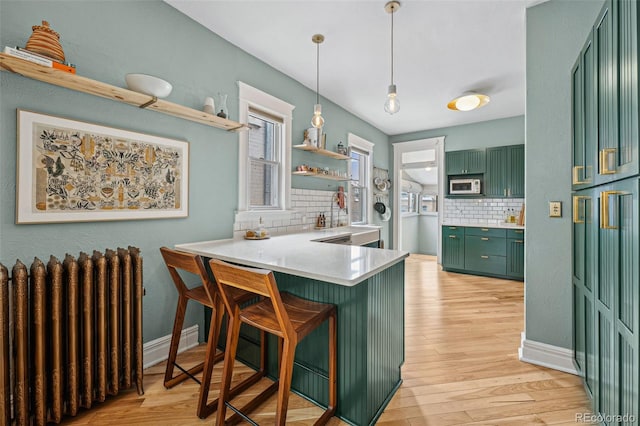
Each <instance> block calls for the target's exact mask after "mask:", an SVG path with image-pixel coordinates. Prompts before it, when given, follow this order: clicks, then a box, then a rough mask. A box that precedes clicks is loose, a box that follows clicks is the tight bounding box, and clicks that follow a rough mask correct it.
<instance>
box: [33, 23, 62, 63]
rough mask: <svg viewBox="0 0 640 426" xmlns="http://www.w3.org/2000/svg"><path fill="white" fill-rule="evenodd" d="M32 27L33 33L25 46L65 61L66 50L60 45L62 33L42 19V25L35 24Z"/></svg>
mask: <svg viewBox="0 0 640 426" xmlns="http://www.w3.org/2000/svg"><path fill="white" fill-rule="evenodd" d="M31 29H32V30H33V33H32V34H31V37H29V40H28V41H27V45H26V46H25V47H26V48H27V50H30V51H32V52H35V53H40V54H41V55H45V56H48V57H49V58H52V59H55V60H56V61H61V62H64V51H63V50H62V46H61V45H60V34H58V33H57V32H55V31H53V30H52V29H51V28H50V27H49V23H48V22H47V21H42V25H34V26H33V27H31Z"/></svg>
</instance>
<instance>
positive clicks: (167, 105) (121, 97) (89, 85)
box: [0, 53, 248, 131]
mask: <svg viewBox="0 0 640 426" xmlns="http://www.w3.org/2000/svg"><path fill="white" fill-rule="evenodd" d="M0 69H2V71H8V72H12V73H14V74H19V75H21V76H23V77H28V78H32V79H34V80H38V81H42V82H44V83H49V84H53V85H55V86H60V87H64V88H67V89H71V90H75V91H78V92H83V93H88V94H90V95H94V96H99V97H102V98H107V99H111V100H114V101H117V102H122V103H125V104H129V105H132V106H136V107H139V108H145V109H149V110H153V111H157V112H160V113H163V114H168V115H172V116H174V117H178V118H182V119H184V120H189V121H193V122H196V123H200V124H204V125H206V126H211V127H215V128H218V129H223V130H227V131H240V130H245V129H248V126H247V125H245V124H242V123H238V122H236V121H232V120H228V119H226V118H221V117H218V116H216V115H213V114H209V113H206V112H204V111H198V110H196V109H193V108H189V107H186V106H183V105H179V104H175V103H173V102H168V101H165V100H162V99H158V98H156V97H154V96H150V95H146V94H144V93H138V92H134V91H133V90H129V89H125V88H122V87H118V86H113V85H110V84H107V83H103V82H101V81H97V80H92V79H90V78H87V77H82V76H79V75H76V74H71V73H68V72H65V71H62V70H59V69H56V68H49V67H46V66H42V65H38V64H35V63H32V62H29V61H26V60H24V59H19V58H15V57H13V56H10V55H7V54H4V53H0Z"/></svg>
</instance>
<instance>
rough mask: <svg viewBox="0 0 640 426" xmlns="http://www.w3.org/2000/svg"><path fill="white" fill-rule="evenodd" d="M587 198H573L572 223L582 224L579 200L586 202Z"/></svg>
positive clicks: (582, 217) (582, 218) (582, 216)
mask: <svg viewBox="0 0 640 426" xmlns="http://www.w3.org/2000/svg"><path fill="white" fill-rule="evenodd" d="M589 198H590V197H587V196H584V195H574V196H573V223H584V217H585V215H581V214H580V200H588V199H589Z"/></svg>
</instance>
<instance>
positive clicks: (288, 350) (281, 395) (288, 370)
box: [276, 338, 297, 426]
mask: <svg viewBox="0 0 640 426" xmlns="http://www.w3.org/2000/svg"><path fill="white" fill-rule="evenodd" d="M296 343H297V342H295V341H291V340H290V339H287V338H285V339H284V345H283V347H282V361H281V362H280V377H279V382H280V384H279V386H278V407H277V409H276V424H278V425H281V426H284V424H285V423H286V420H287V408H288V406H289V392H290V390H291V377H292V376H293V359H294V357H295V354H296Z"/></svg>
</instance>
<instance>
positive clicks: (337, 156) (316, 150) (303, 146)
mask: <svg viewBox="0 0 640 426" xmlns="http://www.w3.org/2000/svg"><path fill="white" fill-rule="evenodd" d="M293 147H294V148H295V149H301V150H303V151H309V152H313V153H315V154H319V155H324V156H325V157H331V158H335V159H336V160H350V159H351V157H349V156H348V155H342V154H338V153H337V152H333V151H328V150H326V149H322V148H316V147H315V146H313V145H306V144H301V145H293Z"/></svg>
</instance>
